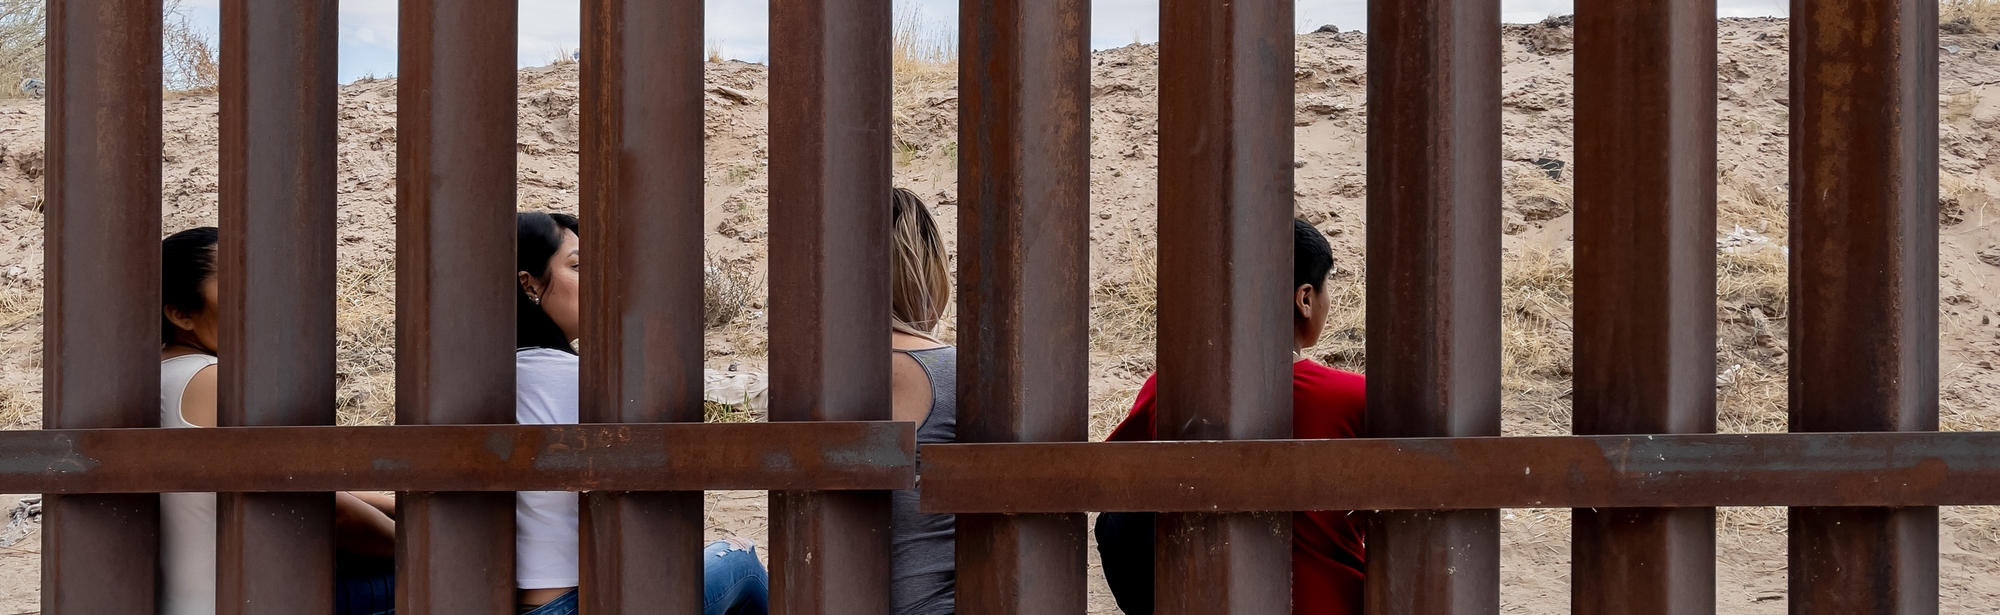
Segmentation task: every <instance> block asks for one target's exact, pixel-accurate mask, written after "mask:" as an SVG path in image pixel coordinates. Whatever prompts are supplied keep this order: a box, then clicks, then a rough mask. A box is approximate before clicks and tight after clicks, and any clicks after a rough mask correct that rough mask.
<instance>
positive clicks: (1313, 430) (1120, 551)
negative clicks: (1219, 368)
mask: <svg viewBox="0 0 2000 615" xmlns="http://www.w3.org/2000/svg"><path fill="white" fill-rule="evenodd" d="M1292 242H1293V243H1292V246H1293V247H1292V285H1293V292H1292V308H1293V311H1292V359H1293V361H1292V437H1294V438H1298V439H1302V440H1304V439H1321V438H1354V437H1359V436H1360V435H1361V432H1362V429H1361V426H1362V418H1363V417H1364V416H1365V411H1366V405H1365V404H1364V403H1363V399H1364V398H1363V394H1364V393H1365V388H1364V387H1363V380H1362V377H1361V375H1360V374H1353V373H1349V372H1344V371H1340V370H1336V369H1332V368H1329V367H1326V366H1324V365H1320V364H1319V363H1316V362H1314V361H1313V360H1312V359H1310V358H1307V357H1306V356H1305V355H1304V354H1302V353H1303V351H1304V350H1305V349H1306V348H1309V347H1311V346H1312V345H1313V344H1314V343H1317V342H1318V341H1319V336H1320V332H1321V331H1322V330H1324V329H1325V328H1326V313H1327V300H1328V297H1327V295H1328V293H1327V291H1326V280H1327V275H1328V274H1329V273H1331V272H1332V270H1333V251H1332V249H1331V248H1330V247H1329V246H1328V245H1327V242H1326V237H1325V236H1323V235H1321V234H1320V232H1319V229H1315V228H1313V227H1312V225H1309V224H1306V223H1305V222H1304V221H1302V220H1293V221H1292ZM1157 380H1158V374H1155V375H1154V377H1152V378H1148V379H1147V380H1146V384H1145V386H1144V387H1143V388H1141V389H1139V397H1138V399H1137V400H1136V401H1135V402H1133V404H1132V413H1131V414H1130V415H1129V416H1127V417H1125V420H1124V422H1121V423H1119V424H1118V427H1117V428H1115V429H1113V430H1112V431H1111V436H1110V437H1108V438H1106V441H1110V442H1131V441H1143V440H1152V439H1154V431H1153V412H1154V396H1155V394H1156V391H1157V390H1158V388H1157V387H1158V384H1159V383H1158V382H1157ZM1153 519H1154V513H1104V514H1102V515H1099V516H1098V518H1097V530H1096V532H1097V549H1098V553H1099V555H1101V556H1102V557H1103V559H1104V579H1105V581H1106V582H1107V583H1108V584H1109V585H1110V586H1111V593H1112V596H1113V597H1114V598H1116V599H1117V601H1118V608H1119V609H1120V610H1123V611H1124V612H1125V614H1126V615H1150V614H1151V613H1152V612H1153ZM1365 527H1366V525H1365V523H1364V517H1363V516H1362V515H1361V514H1360V513H1358V512H1350V511H1344V510H1319V511H1310V512H1299V513H1293V514H1292V612H1293V613H1295V614H1308V613H1309V614H1313V615H1350V614H1355V613H1360V612H1361V579H1362V576H1361V575H1362V573H1363V571H1364V570H1366V567H1365V566H1364V564H1363V562H1364V561H1365V557H1366V552H1365V551H1364V549H1363V546H1362V533H1363V531H1364V529H1365Z"/></svg>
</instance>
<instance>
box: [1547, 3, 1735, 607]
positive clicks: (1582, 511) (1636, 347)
mask: <svg viewBox="0 0 2000 615" xmlns="http://www.w3.org/2000/svg"><path fill="white" fill-rule="evenodd" d="M1715 44H1716V43H1715V2H1714V0H1632V1H1629V2H1584V3H1581V4H1578V5H1577V15H1576V63H1577V64H1576V168H1578V169H1585V170H1586V171H1585V172H1584V173H1581V174H1578V175H1577V176H1576V351H1575V352H1576V394H1575V397H1574V400H1575V405H1576V413H1575V426H1574V427H1575V432H1576V433H1577V434H1579V435H1609V434H1651V433H1714V432H1715V358H1714V357H1715V243H1714V239H1715V181H1714V180H1715V104H1716V103H1715V62H1716V60H1715ZM1574 515H1575V520H1576V521H1575V528H1574V534H1575V540H1574V541H1573V543H1572V545H1571V553H1572V555H1571V560H1572V565H1571V569H1572V570H1573V572H1574V574H1573V576H1572V583H1573V584H1574V587H1575V591H1574V592H1573V593H1572V594H1571V605H1572V610H1574V611H1575V612H1576V613H1577V614H1578V615H1594V614H1604V615H1610V614H1624V613H1635V614H1638V613H1649V614H1657V615H1701V614H1707V613H1714V612H1715V509H1713V508H1579V509H1575V511H1574Z"/></svg>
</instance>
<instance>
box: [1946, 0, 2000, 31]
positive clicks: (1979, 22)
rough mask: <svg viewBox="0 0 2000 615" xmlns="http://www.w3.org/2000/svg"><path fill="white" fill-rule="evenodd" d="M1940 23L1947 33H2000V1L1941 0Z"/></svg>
mask: <svg viewBox="0 0 2000 615" xmlns="http://www.w3.org/2000/svg"><path fill="white" fill-rule="evenodd" d="M1938 23H1939V24H1940V25H1941V27H1940V30H1942V31H1944V32H1946V33H1959V34H1963V33H1971V32H1979V33H1992V32H2000V0H1940V2H1939V3H1938Z"/></svg>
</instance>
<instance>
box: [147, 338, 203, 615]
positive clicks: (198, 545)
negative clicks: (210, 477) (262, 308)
mask: <svg viewBox="0 0 2000 615" xmlns="http://www.w3.org/2000/svg"><path fill="white" fill-rule="evenodd" d="M214 364H215V357H212V356H209V355H205V354H189V355H181V356H178V357H174V358H171V359H167V360H164V361H160V426H161V427H165V428H168V429H193V428H195V427H196V425H194V424H193V423H189V422H187V418H186V417H183V416H181V394H182V393H183V392H185V391H186V390H187V385H188V382H189V381H191V380H194V376H195V374H197V373H200V372H201V370H203V369H207V368H208V366H210V365H214ZM160 613H161V614H162V615H215V494H213V493H162V494H160Z"/></svg>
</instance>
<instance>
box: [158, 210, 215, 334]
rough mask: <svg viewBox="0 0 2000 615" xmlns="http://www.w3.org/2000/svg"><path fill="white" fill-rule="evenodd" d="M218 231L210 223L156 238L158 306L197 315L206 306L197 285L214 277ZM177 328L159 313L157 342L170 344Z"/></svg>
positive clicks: (177, 330) (206, 307) (178, 328)
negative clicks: (158, 276)
mask: <svg viewBox="0 0 2000 615" xmlns="http://www.w3.org/2000/svg"><path fill="white" fill-rule="evenodd" d="M219 237H220V236H219V234H218V233H217V232H216V230H215V227H213V226H198V227H195V228H191V229H188V230H185V231H181V232H178V233H174V234H172V235H168V236H167V238H166V239H163V240H161V241H160V298H161V300H162V301H161V304H162V307H166V308H173V309H174V310H175V311H178V312H180V313H182V314H200V313H202V311H203V310H207V309H208V308H209V305H208V301H207V300H205V299H203V298H202V296H201V285H203V284H207V283H208V280H209V278H213V277H215V246H216V243H218V242H219V240H220V239H219ZM180 330H181V328H180V327H177V326H174V321H172V320H168V319H167V315H166V314H165V313H164V310H162V313H161V314H160V343H161V344H172V343H174V337H175V336H177V335H179V334H180Z"/></svg>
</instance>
